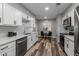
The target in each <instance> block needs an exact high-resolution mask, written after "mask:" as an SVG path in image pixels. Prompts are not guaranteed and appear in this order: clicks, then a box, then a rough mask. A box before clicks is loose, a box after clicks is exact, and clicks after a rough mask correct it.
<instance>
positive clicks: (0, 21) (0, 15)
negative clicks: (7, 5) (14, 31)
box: [0, 3, 2, 24]
mask: <svg viewBox="0 0 79 59" xmlns="http://www.w3.org/2000/svg"><path fill="white" fill-rule="evenodd" d="M0 24H2V4H1V3H0Z"/></svg>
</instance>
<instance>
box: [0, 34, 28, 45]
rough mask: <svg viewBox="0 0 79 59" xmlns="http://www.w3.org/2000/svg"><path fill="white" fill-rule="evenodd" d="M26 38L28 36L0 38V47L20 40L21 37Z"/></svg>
mask: <svg viewBox="0 0 79 59" xmlns="http://www.w3.org/2000/svg"><path fill="white" fill-rule="evenodd" d="M26 36H28V35H17V36H14V37H0V45H3V44H6V43H9V42H12V41H15V40H18V39H20V38H22V37H26Z"/></svg>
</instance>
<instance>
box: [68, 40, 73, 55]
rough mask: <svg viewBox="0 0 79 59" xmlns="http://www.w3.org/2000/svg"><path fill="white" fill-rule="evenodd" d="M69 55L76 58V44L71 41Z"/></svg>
mask: <svg viewBox="0 0 79 59" xmlns="http://www.w3.org/2000/svg"><path fill="white" fill-rule="evenodd" d="M69 55H70V56H74V42H72V41H69Z"/></svg>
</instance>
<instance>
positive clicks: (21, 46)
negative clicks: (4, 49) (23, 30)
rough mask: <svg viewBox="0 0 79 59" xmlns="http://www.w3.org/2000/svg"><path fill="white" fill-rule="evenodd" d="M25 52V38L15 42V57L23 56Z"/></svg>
mask: <svg viewBox="0 0 79 59" xmlns="http://www.w3.org/2000/svg"><path fill="white" fill-rule="evenodd" d="M26 52H27V37H23V38H20V39H18V40H16V56H24V55H25V53H26Z"/></svg>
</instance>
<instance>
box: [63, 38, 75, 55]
mask: <svg viewBox="0 0 79 59" xmlns="http://www.w3.org/2000/svg"><path fill="white" fill-rule="evenodd" d="M64 45H65V46H64V49H65V52H66V54H67V55H68V56H74V42H72V41H71V40H70V39H68V38H65V43H64Z"/></svg>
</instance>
